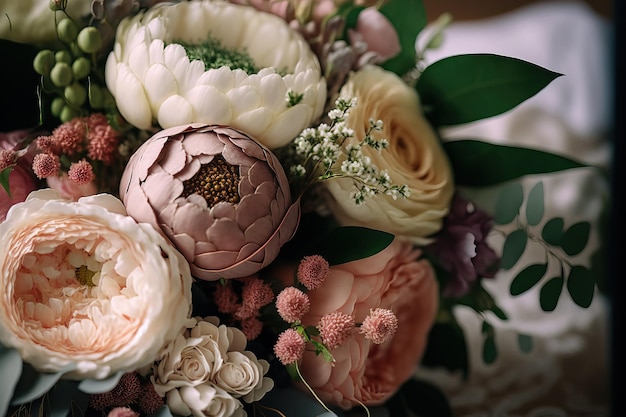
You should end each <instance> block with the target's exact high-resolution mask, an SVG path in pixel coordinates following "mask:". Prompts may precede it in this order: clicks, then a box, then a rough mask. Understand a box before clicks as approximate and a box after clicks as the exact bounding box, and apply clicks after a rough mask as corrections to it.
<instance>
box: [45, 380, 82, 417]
mask: <svg viewBox="0 0 626 417" xmlns="http://www.w3.org/2000/svg"><path fill="white" fill-rule="evenodd" d="M88 402H89V395H88V394H87V393H84V392H81V391H79V389H78V382H77V381H70V380H66V379H61V380H60V381H59V382H57V383H56V385H55V386H54V387H53V388H52V389H51V390H50V391H49V392H48V395H47V396H46V402H45V403H47V405H48V407H47V410H46V412H47V413H46V417H67V416H78V415H82V414H83V412H82V411H83V410H85V409H86V408H87V403H88Z"/></svg>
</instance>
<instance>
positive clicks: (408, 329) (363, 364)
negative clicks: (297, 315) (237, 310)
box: [276, 239, 438, 409]
mask: <svg viewBox="0 0 626 417" xmlns="http://www.w3.org/2000/svg"><path fill="white" fill-rule="evenodd" d="M420 254H421V251H420V250H418V249H414V248H413V246H412V245H411V244H410V243H407V242H403V241H400V240H398V239H396V240H394V241H393V242H392V243H391V244H390V245H389V246H388V247H387V248H385V249H384V250H383V251H381V252H379V253H377V254H376V255H373V256H371V257H369V258H365V259H361V260H357V261H353V262H348V263H345V264H341V265H335V266H331V268H330V272H329V275H328V278H327V279H326V283H325V284H324V285H323V286H321V287H320V288H318V289H315V290H312V291H310V292H309V293H308V295H309V298H310V303H311V307H310V310H309V312H308V313H307V314H305V315H304V317H303V318H302V323H303V325H305V326H315V325H317V323H318V322H319V320H320V318H321V317H322V316H323V315H325V314H328V313H331V312H335V311H340V312H343V313H346V314H350V315H352V316H353V317H354V318H355V321H356V322H357V323H362V322H363V320H364V319H365V317H366V316H367V315H368V314H369V313H370V309H375V308H386V309H390V310H392V311H393V312H394V313H395V314H396V316H397V318H398V329H397V332H396V333H395V335H394V337H393V338H392V339H391V340H388V341H387V342H385V343H383V344H380V345H375V344H373V343H372V342H371V341H370V340H368V339H366V338H365V336H364V335H363V334H360V333H359V332H354V334H353V335H352V336H351V337H350V338H349V339H348V341H347V342H345V343H344V344H342V345H341V346H340V347H338V348H337V349H334V350H332V351H331V353H332V354H333V357H334V359H335V363H334V364H333V363H329V362H326V361H325V360H324V359H323V358H322V357H321V356H316V355H315V353H314V352H311V351H306V352H305V353H304V356H303V358H302V360H301V363H300V369H301V372H302V374H303V376H304V379H305V380H306V382H307V383H308V384H310V385H311V387H312V388H313V389H314V390H315V392H316V393H317V394H318V395H319V396H320V398H321V399H322V400H323V401H325V402H328V403H332V404H336V405H338V406H340V407H342V408H344V409H348V408H351V407H353V406H355V405H358V404H359V403H363V404H365V405H377V404H381V403H383V402H384V401H385V400H387V399H388V398H389V397H390V396H391V395H393V394H394V393H395V392H396V390H397V389H398V388H399V387H400V386H401V385H402V383H404V382H405V381H406V380H407V379H408V378H409V377H410V376H411V375H412V373H413V370H414V367H415V366H416V365H417V363H418V362H419V361H420V359H421V357H422V354H423V352H424V349H425V347H426V339H427V335H428V332H429V330H430V328H431V325H432V323H433V321H434V319H435V315H436V312H437V309H438V285H437V281H436V279H435V274H434V271H433V269H432V267H431V265H430V263H428V261H426V260H419V259H418V258H419V256H420ZM294 269H295V267H286V266H282V267H280V268H279V269H277V271H276V273H277V276H278V277H279V278H280V279H281V280H284V282H290V281H289V280H293V274H294Z"/></svg>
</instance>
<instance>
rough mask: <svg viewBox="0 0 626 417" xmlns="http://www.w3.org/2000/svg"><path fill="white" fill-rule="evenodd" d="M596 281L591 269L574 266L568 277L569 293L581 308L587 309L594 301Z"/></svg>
mask: <svg viewBox="0 0 626 417" xmlns="http://www.w3.org/2000/svg"><path fill="white" fill-rule="evenodd" d="M595 285H596V280H595V278H594V276H593V275H592V274H591V271H589V269H587V268H585V267H584V266H579V265H577V266H573V267H572V269H570V271H569V275H568V277H567V291H569V294H570V296H571V297H572V300H574V302H575V303H576V304H578V305H579V306H581V307H584V308H587V307H589V306H590V305H591V301H593V293H594V289H595Z"/></svg>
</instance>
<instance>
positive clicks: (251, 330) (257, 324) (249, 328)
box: [241, 317, 263, 340]
mask: <svg viewBox="0 0 626 417" xmlns="http://www.w3.org/2000/svg"><path fill="white" fill-rule="evenodd" d="M262 330H263V322H262V321H261V320H259V319H258V318H256V317H248V318H245V319H243V320H241V331H242V332H243V334H244V335H245V336H246V339H247V340H254V339H256V338H257V337H259V335H260V334H261V331H262Z"/></svg>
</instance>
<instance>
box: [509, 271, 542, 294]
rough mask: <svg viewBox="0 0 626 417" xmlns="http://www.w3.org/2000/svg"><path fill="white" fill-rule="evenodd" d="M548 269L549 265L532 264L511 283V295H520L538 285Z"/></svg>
mask: <svg viewBox="0 0 626 417" xmlns="http://www.w3.org/2000/svg"><path fill="white" fill-rule="evenodd" d="M547 269H548V264H532V265H529V266H527V267H526V268H524V269H522V270H521V271H520V273H519V274H517V276H516V277H515V278H513V281H512V282H511V288H510V292H511V295H520V294H523V293H525V292H526V291H528V290H529V289H531V288H532V287H534V286H535V284H537V283H538V282H539V281H540V280H541V278H543V275H544V274H545V273H546V271H547Z"/></svg>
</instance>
